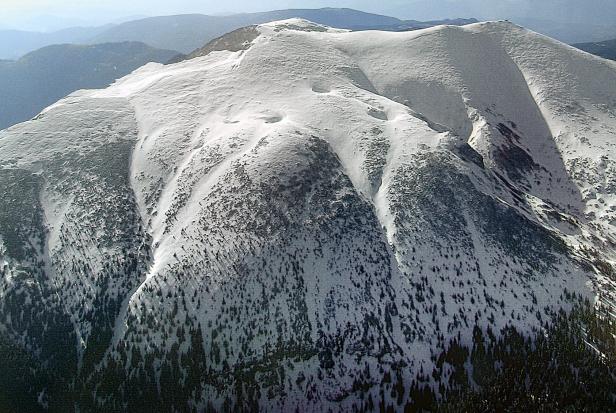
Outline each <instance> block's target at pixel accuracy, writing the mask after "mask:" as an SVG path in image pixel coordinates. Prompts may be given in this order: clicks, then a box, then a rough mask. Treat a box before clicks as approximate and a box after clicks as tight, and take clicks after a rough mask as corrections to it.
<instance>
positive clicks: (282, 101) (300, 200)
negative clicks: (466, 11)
mask: <svg viewBox="0 0 616 413" xmlns="http://www.w3.org/2000/svg"><path fill="white" fill-rule="evenodd" d="M234 36H235V37H234V39H237V42H240V44H238V45H231V46H236V47H231V46H229V48H231V49H232V50H237V51H235V52H231V51H220V50H219V51H212V52H211V53H209V54H206V55H205V56H200V57H196V58H193V59H190V60H186V61H183V62H181V63H177V64H173V65H166V66H163V65H160V64H148V65H146V66H144V67H142V68H141V69H139V70H137V71H136V72H134V73H133V74H131V75H129V76H127V77H125V78H123V79H121V80H119V81H117V82H116V83H115V84H114V85H112V86H110V87H109V88H107V89H104V90H88V91H80V92H77V93H74V94H73V95H71V96H69V97H68V98H66V99H63V100H61V101H60V102H58V103H57V104H55V105H53V106H51V107H49V108H47V109H46V110H45V111H44V112H43V113H41V114H40V115H39V116H38V117H37V118H36V119H34V120H32V121H30V122H26V123H23V124H20V125H17V126H15V127H12V128H9V129H7V130H5V131H2V132H0V168H1V169H0V182H1V185H0V191H1V196H0V263H3V264H2V267H0V268H1V273H0V276H1V278H2V283H1V284H0V297H1V300H0V323H1V324H0V325H1V328H0V332H1V333H2V335H3V337H4V338H5V340H8V341H9V342H10V343H12V344H11V345H12V346H14V347H15V348H18V349H21V350H24V351H26V352H27V353H28V354H29V355H30V356H31V357H33V358H35V359H36V360H39V361H40V362H41V363H42V364H40V366H41V368H42V369H46V371H48V374H51V375H52V376H53V375H56V376H55V377H56V379H57V382H60V383H62V381H61V379H62V380H65V381H67V382H70V383H72V384H70V383H69V384H67V386H68V387H71V386H73V387H71V388H72V389H73V390H74V391H75V393H76V394H78V395H79V396H78V399H79V403H81V404H80V406H81V408H82V409H83V411H88V410H90V409H101V410H103V411H115V410H118V409H128V410H130V411H137V406H135V405H133V404H132V403H140V400H145V399H147V398H148V397H150V396H152V395H155V394H158V396H156V397H160V400H162V401H161V403H163V404H162V406H166V407H167V408H169V409H170V408H171V406H173V407H175V408H176V409H179V410H183V409H185V408H188V407H190V408H194V409H197V410H205V409H208V408H211V407H214V408H227V407H228V408H230V407H231V406H235V407H236V408H238V409H239V407H238V406H244V407H245V408H247V409H251V408H254V406H256V405H258V406H260V407H261V409H264V410H270V411H271V410H274V411H277V410H282V411H294V410H295V409H296V408H299V410H301V411H306V410H318V409H323V408H324V409H327V408H334V409H343V410H345V409H348V410H350V409H351V408H352V406H357V405H362V406H365V404H364V401H365V400H367V399H368V398H369V397H370V399H374V400H380V399H383V398H385V399H392V400H395V399H396V398H398V399H400V400H402V402H407V401H409V398H410V397H411V396H409V394H408V393H406V392H404V393H403V392H400V391H399V390H398V388H399V387H398V385H402V384H403V385H404V386H408V385H410V383H412V382H414V381H416V380H417V378H418V377H421V378H423V379H424V380H425V381H426V382H428V383H432V384H433V385H434V386H435V388H438V384H439V383H446V382H447V380H446V379H447V377H441V378H440V379H439V378H437V377H432V376H430V374H429V373H430V372H431V371H432V370H433V367H434V365H435V363H436V356H437V355H438V353H439V351H441V350H442V349H444V348H445V346H446V345H447V344H448V343H449V342H450V341H451V340H452V339H456V340H458V341H460V342H462V343H469V342H471V340H472V333H473V327H474V326H478V327H480V328H482V329H486V328H488V327H490V328H491V329H492V330H494V331H500V329H501V328H502V327H505V326H514V327H516V328H517V329H519V330H522V331H530V330H531V329H533V328H538V327H540V326H541V325H542V322H544V321H546V319H547V317H548V316H549V314H550V312H551V311H553V310H557V309H559V308H565V309H566V308H569V307H570V306H571V303H570V302H569V301H568V299H567V298H568V297H570V296H571V294H573V293H575V295H576V296H578V297H584V298H588V299H591V300H603V301H604V302H611V298H610V294H611V292H612V291H614V282H615V281H616V278H615V274H616V273H615V272H614V271H615V270H614V269H613V267H612V263H613V262H614V260H615V259H616V239H615V234H616V231H615V225H616V163H615V161H616V152H615V151H616V148H615V147H614V142H613V140H614V137H615V136H616V63H613V62H609V61H607V60H603V59H600V58H596V57H593V56H591V55H588V54H586V53H583V52H580V51H578V50H576V49H574V48H573V47H570V46H567V45H564V44H562V43H559V42H557V41H554V40H551V39H549V38H547V37H544V36H541V35H538V34H536V33H533V32H530V31H527V30H525V29H523V28H521V27H518V26H515V25H513V24H511V23H508V22H492V23H481V24H473V25H469V26H464V27H456V26H439V27H435V28H430V29H425V30H420V31H415V32H404V33H392V32H376V31H367V32H347V31H344V30H337V29H331V28H328V27H324V26H320V25H317V24H313V23H310V22H307V21H304V20H297V19H294V20H286V21H280V22H276V23H269V24H264V25H260V26H255V27H254V28H249V29H246V30H245V31H244V32H243V35H241V36H238V33H237V32H236V33H235V34H234ZM227 43H232V42H227ZM390 373H391V376H393V377H395V378H396V380H389V381H388V380H384V379H383V377H384V374H385V375H388V374H390ZM447 374H451V372H449V373H447V372H445V376H447ZM75 377H79V380H77V381H76V382H75V381H73V382H71V380H76V379H75ZM75 383H78V384H75ZM32 386H35V384H33V385H32ZM43 388H44V387H43ZM43 388H39V389H38V393H37V394H38V397H39V401H40V402H41V403H42V404H45V403H48V404H49V403H60V401H58V400H54V399H53V397H52V396H50V394H51V393H52V391H51V390H50V389H48V388H44V389H45V390H43ZM152 397H154V396H152ZM93 400H95V401H96V403H97V404H96V405H95V404H88V403H94V401H93ZM67 403H69V404H68V405H69V406H74V405H73V404H71V403H72V402H71V401H69V402H67ZM187 403H188V404H187ZM187 406H188V407H187Z"/></svg>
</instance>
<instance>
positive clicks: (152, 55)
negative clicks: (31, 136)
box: [0, 42, 177, 129]
mask: <svg viewBox="0 0 616 413" xmlns="http://www.w3.org/2000/svg"><path fill="white" fill-rule="evenodd" d="M175 55H177V52H175V51H171V50H161V49H155V48H152V47H150V46H147V45H145V44H143V43H138V42H123V43H113V44H108V43H106V44H98V45H90V46H78V45H67V44H64V45H56V46H47V47H44V48H42V49H39V50H37V51H35V52H32V53H29V54H27V55H26V56H24V57H22V58H21V59H19V60H17V61H6V60H1V61H0V96H2V99H0V129H4V128H6V127H8V126H11V125H13V124H15V123H19V122H23V121H25V120H28V119H30V118H32V117H33V116H35V115H36V114H37V113H39V112H40V111H41V110H42V109H43V108H45V107H46V106H48V105H50V104H52V103H54V102H55V101H57V100H58V99H60V98H62V97H64V96H66V95H68V94H69V93H71V92H73V91H75V90H78V89H93V88H101V87H105V86H108V85H109V84H110V83H112V82H113V81H114V80H115V79H118V78H120V77H123V76H125V75H127V74H129V73H130V72H132V71H133V70H135V69H137V68H138V67H141V66H143V65H144V64H146V63H148V62H166V61H168V60H169V59H170V58H171V57H173V56H175Z"/></svg>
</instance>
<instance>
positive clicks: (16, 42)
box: [0, 25, 113, 59]
mask: <svg viewBox="0 0 616 413" xmlns="http://www.w3.org/2000/svg"><path fill="white" fill-rule="evenodd" d="M112 26H113V25H105V26H101V27H73V28H69V29H63V30H58V31H55V32H51V33H40V32H29V31H23V30H0V59H17V58H19V57H21V56H23V55H25V54H26V53H29V52H32V51H34V50H37V49H40V48H41V47H45V46H50V45H52V44H65V43H88V42H89V40H90V39H91V38H92V37H94V36H96V35H98V34H99V33H102V32H104V31H106V30H108V29H110V28H111V27H112Z"/></svg>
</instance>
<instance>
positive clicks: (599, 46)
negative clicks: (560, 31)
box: [573, 39, 616, 60]
mask: <svg viewBox="0 0 616 413" xmlns="http://www.w3.org/2000/svg"><path fill="white" fill-rule="evenodd" d="M573 46H575V47H577V48H578V49H581V50H584V51H585V52H588V53H592V54H594V55H597V56H601V57H603V58H605V59H611V60H616V39H614V40H606V41H603V42H595V43H578V44H574V45H573Z"/></svg>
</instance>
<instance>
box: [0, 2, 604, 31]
mask: <svg viewBox="0 0 616 413" xmlns="http://www.w3.org/2000/svg"><path fill="white" fill-rule="evenodd" d="M327 6H330V7H351V8H356V9H361V10H365V11H370V12H377V13H382V14H388V15H394V16H396V17H401V18H409V19H418V20H425V19H433V18H434V19H435V18H445V17H476V18H479V19H494V18H516V17H528V18H534V19H549V20H554V21H559V22H582V21H583V22H585V23H589V22H591V23H611V22H616V0H376V1H375V0H338V1H335V0H303V1H302V0H258V1H254V0H225V1H220V0H216V1H213V0H104V1H101V0H0V27H9V26H20V25H21V26H24V25H27V24H30V25H37V24H44V22H45V21H46V20H45V19H47V20H51V19H50V17H49V16H56V17H61V18H62V19H56V20H57V21H56V24H58V25H63V24H64V25H71V24H73V23H83V24H92V23H102V22H106V21H109V20H110V19H115V18H121V17H125V16H135V15H149V16H153V15H161V14H179V13H210V14H220V13H232V12H242V11H247V12H252V11H264V10H273V9H282V8H317V7H327ZM29 29H32V27H29Z"/></svg>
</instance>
